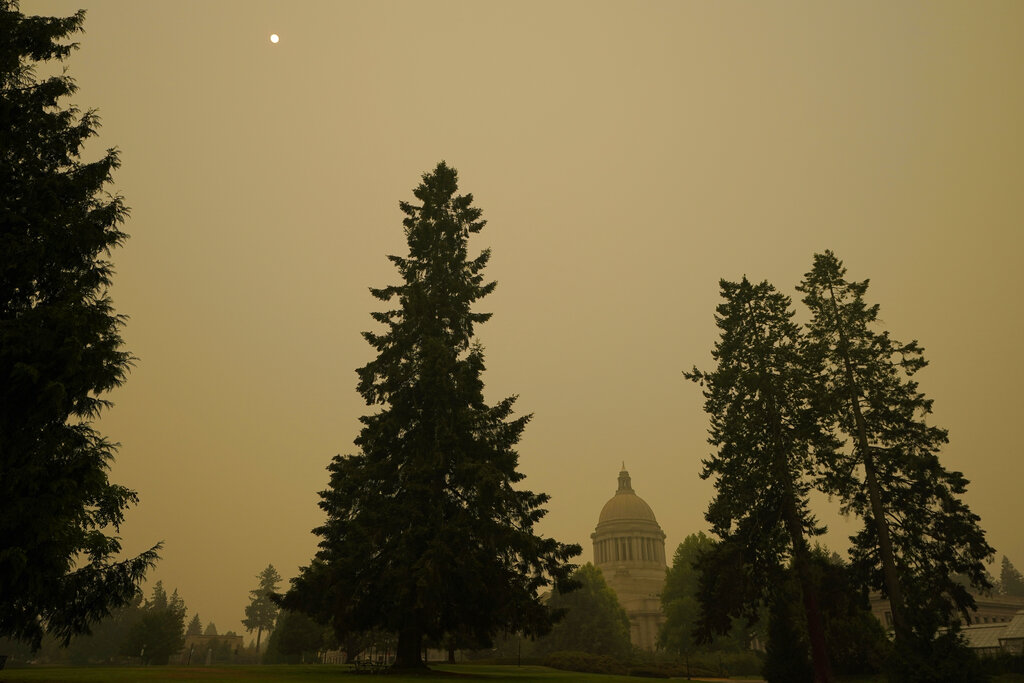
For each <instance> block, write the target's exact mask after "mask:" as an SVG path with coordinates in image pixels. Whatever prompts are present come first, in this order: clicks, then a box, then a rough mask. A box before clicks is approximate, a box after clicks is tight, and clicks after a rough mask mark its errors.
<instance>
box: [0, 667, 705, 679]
mask: <svg viewBox="0 0 1024 683" xmlns="http://www.w3.org/2000/svg"><path fill="white" fill-rule="evenodd" d="M431 670H432V673H431V674H429V675H421V676H397V675H387V676H374V675H369V674H356V673H354V672H352V670H351V669H350V668H349V667H347V666H342V665H330V664H318V665H313V666H288V665H266V666H220V667H217V666H214V667H198V666H189V667H178V666H150V667H95V668H93V667H82V668H63V667H28V668H24V669H4V670H3V671H0V681H3V682H4V683H6V682H7V681H10V682H11V683H14V682H16V681H26V682H29V681H31V682H32V683H108V682H109V683H135V682H136V681H137V682H138V683H149V682H151V681H152V682H156V681H248V682H250V683H261V682H264V683H290V682H291V681H313V682H314V683H330V682H332V681H340V682H342V683H348V682H353V681H363V680H373V681H388V682H391V681H395V682H401V681H415V683H434V682H435V681H436V682H437V683H442V682H444V681H460V682H461V683H471V682H472V681H518V680H523V681H530V683H534V682H543V681H558V682H559V683H568V682H569V681H583V682H584V683H586V682H587V681H590V682H593V683H598V682H600V683H626V682H627V681H628V683H637V681H639V680H642V679H638V678H630V677H628V676H608V675H602V674H584V673H577V672H573V671H559V670H557V669H549V668H547V667H544V666H522V667H517V666H499V665H475V664H462V665H459V664H455V665H432V666H431ZM694 680H695V681H696V680H700V679H694Z"/></svg>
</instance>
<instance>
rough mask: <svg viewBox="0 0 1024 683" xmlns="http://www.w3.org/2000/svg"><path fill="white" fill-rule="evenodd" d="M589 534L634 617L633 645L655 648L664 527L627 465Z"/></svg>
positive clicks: (608, 576)
mask: <svg viewBox="0 0 1024 683" xmlns="http://www.w3.org/2000/svg"><path fill="white" fill-rule="evenodd" d="M590 538H591V539H592V540H593V542H594V564H595V565H596V566H597V568H598V569H600V570H601V573H602V574H603V575H604V579H605V581H607V582H608V585H609V586H610V587H611V588H612V590H614V591H615V594H616V595H617V596H618V598H619V604H621V605H622V607H623V609H625V610H626V615H627V616H628V617H629V626H630V638H631V640H632V641H633V644H634V645H636V646H637V647H639V648H641V649H644V650H654V648H655V643H656V641H657V638H658V629H659V627H660V626H661V624H662V622H663V621H664V617H663V616H662V613H661V591H662V589H663V588H664V586H665V570H666V568H667V567H666V563H665V532H663V531H662V530H661V527H660V526H659V525H658V520H657V519H655V517H654V511H653V510H651V506H650V505H648V504H647V502H646V501H644V499H643V498H641V497H640V496H638V495H636V492H635V491H633V487H632V482H631V481H630V478H629V472H627V471H626V466H625V464H623V466H622V471H621V472H619V488H618V490H617V491H616V492H615V495H614V496H612V498H611V500H609V501H608V502H607V503H605V505H604V508H602V510H601V516H600V517H599V518H598V520H597V528H596V529H595V530H594V533H592V534H591V535H590Z"/></svg>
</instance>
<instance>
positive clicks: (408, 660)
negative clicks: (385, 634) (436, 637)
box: [391, 627, 427, 669]
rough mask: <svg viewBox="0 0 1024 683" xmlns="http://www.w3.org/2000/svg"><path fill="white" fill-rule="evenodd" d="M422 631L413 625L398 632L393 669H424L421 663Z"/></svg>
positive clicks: (424, 665) (424, 666) (425, 666)
mask: <svg viewBox="0 0 1024 683" xmlns="http://www.w3.org/2000/svg"><path fill="white" fill-rule="evenodd" d="M422 650H423V632H422V631H420V630H419V629H418V628H415V627H408V628H404V629H402V630H401V631H399V632H398V647H396V648H395V663H394V665H393V666H392V667H391V668H393V669H425V668H427V665H426V664H424V663H423V655H422Z"/></svg>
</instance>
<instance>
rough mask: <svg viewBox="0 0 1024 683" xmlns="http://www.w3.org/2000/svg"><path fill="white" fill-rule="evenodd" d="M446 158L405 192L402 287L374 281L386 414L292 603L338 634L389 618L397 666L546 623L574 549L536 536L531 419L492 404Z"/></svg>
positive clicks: (475, 286) (482, 285)
mask: <svg viewBox="0 0 1024 683" xmlns="http://www.w3.org/2000/svg"><path fill="white" fill-rule="evenodd" d="M457 190H458V183H457V174H456V172H455V170H454V169H452V168H450V167H449V166H447V165H446V164H445V163H444V162H442V163H440V164H438V166H437V168H435V169H434V171H433V172H432V173H428V174H425V175H424V176H423V182H422V183H421V184H420V185H419V186H418V187H417V188H416V189H415V190H414V195H415V196H416V199H417V200H418V201H419V202H420V203H419V204H410V203H406V202H402V203H401V204H400V206H401V209H402V212H403V213H404V214H405V216H406V217H405V219H404V221H403V225H404V226H405V237H406V241H407V243H408V247H409V254H408V256H404V257H402V256H390V257H389V259H390V260H391V262H392V263H394V264H395V266H396V267H397V268H398V271H399V274H400V275H401V277H402V283H401V284H399V285H394V286H389V287H384V288H382V289H372V290H371V292H372V293H373V295H374V296H375V297H376V298H377V299H379V300H380V301H382V302H385V303H392V302H393V303H394V304H395V307H394V308H391V309H390V310H386V311H382V312H378V313H374V314H373V319H374V320H376V321H377V322H378V323H380V324H381V325H383V326H384V328H385V329H384V331H383V332H382V333H377V332H365V333H364V337H365V338H366V340H367V341H368V342H369V343H370V345H371V346H373V348H374V349H375V350H376V352H377V357H376V359H374V360H372V361H371V362H370V363H368V364H367V365H366V366H364V367H362V368H360V369H359V371H358V375H359V384H358V389H359V392H360V394H362V396H363V398H364V399H365V400H366V403H367V405H369V406H378V407H379V409H378V411H377V412H375V413H372V414H370V415H366V416H364V417H362V418H361V421H362V423H363V428H362V431H361V432H360V434H359V437H358V438H357V439H356V442H355V443H356V445H357V446H358V447H359V453H357V454H355V455H349V456H344V457H343V456H337V457H335V458H334V459H333V461H332V462H331V464H330V466H329V468H328V470H329V471H330V473H331V479H330V487H329V488H328V489H327V490H326V491H323V492H322V493H321V502H320V507H321V508H323V510H324V511H325V512H326V513H327V521H326V523H325V524H324V525H323V526H321V527H319V528H318V529H316V530H315V531H316V533H317V534H318V535H319V536H320V537H321V539H322V540H321V541H320V550H319V552H317V555H316V558H315V559H314V561H313V563H312V564H311V565H310V566H308V567H304V568H303V569H302V571H301V574H300V575H299V576H298V577H297V578H296V579H295V580H293V584H292V588H291V590H290V591H289V593H288V595H287V596H286V597H285V600H284V605H285V606H286V607H288V608H290V609H299V610H302V611H305V612H307V613H308V614H310V615H312V616H315V617H316V618H318V619H320V620H322V621H324V622H325V623H327V622H329V623H331V624H332V625H333V626H334V628H335V631H336V632H337V634H338V636H339V639H343V638H344V636H345V635H346V634H349V633H352V632H361V631H366V630H369V629H371V628H374V627H380V628H383V629H386V630H390V631H392V632H395V633H397V634H398V645H397V653H396V661H395V666H396V667H398V668H405V667H409V668H412V667H422V666H423V662H422V660H421V649H422V648H421V645H422V643H423V640H424V638H425V637H426V638H430V639H432V640H435V641H440V639H442V638H443V637H444V636H446V635H448V634H456V635H460V636H463V637H465V636H469V637H472V638H473V639H474V640H476V641H478V642H489V641H490V638H491V637H492V636H493V635H494V634H495V633H496V632H497V631H499V630H503V629H506V628H508V629H511V630H524V631H527V632H536V633H542V632H544V631H545V630H547V629H548V628H550V625H551V614H550V611H549V610H548V608H547V607H546V606H545V605H543V604H542V603H541V601H540V599H539V592H540V591H541V590H542V589H543V588H545V587H546V586H548V585H551V584H552V582H554V583H555V584H560V583H561V582H562V581H563V580H565V579H567V578H568V575H569V573H570V572H571V571H572V569H573V565H571V564H569V560H570V559H571V558H572V557H574V556H575V555H578V554H579V552H580V548H579V546H576V545H565V544H562V543H559V542H557V541H555V540H553V539H546V538H541V537H539V536H537V535H536V534H534V532H533V525H534V524H536V523H537V522H538V521H539V520H540V519H541V518H542V517H543V516H544V514H545V512H546V511H545V510H544V509H543V508H542V507H541V506H542V505H543V504H544V503H545V502H546V501H547V500H548V496H547V495H545V494H535V493H532V492H530V491H525V490H520V489H517V488H516V484H517V483H519V482H520V481H521V480H522V479H523V475H522V474H520V473H519V472H518V471H517V470H516V467H517V464H518V454H517V453H516V451H515V445H516V443H517V442H518V441H519V438H520V434H521V433H522V431H523V428H524V427H525V426H526V423H527V421H528V419H529V416H523V417H518V418H513V417H511V416H512V408H513V403H514V401H515V397H511V398H506V399H503V400H501V401H499V402H498V403H497V404H494V405H488V404H487V403H486V402H485V401H484V397H483V387H484V385H483V381H482V379H481V375H482V373H483V370H484V354H483V347H482V346H480V344H479V343H477V342H475V341H474V336H473V334H474V328H475V326H476V325H477V324H480V323H483V322H485V321H486V320H487V319H488V318H489V317H490V314H489V313H476V312H473V310H472V307H473V305H474V304H475V303H476V302H477V301H478V300H479V299H481V298H483V297H484V296H486V295H487V294H489V293H490V292H491V291H492V290H493V289H494V287H495V283H494V282H485V281H484V278H483V270H484V267H485V265H486V264H487V262H488V259H489V258H490V251H488V250H485V251H483V252H482V253H481V254H479V255H478V256H476V257H475V258H470V257H469V256H468V251H467V243H468V240H469V237H470V236H471V235H473V234H475V233H478V232H479V231H480V230H481V228H483V226H484V221H482V220H480V216H481V211H480V209H478V208H475V207H473V206H472V201H473V197H472V195H469V194H466V195H457V194H456V192H457Z"/></svg>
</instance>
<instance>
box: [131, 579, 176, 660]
mask: <svg viewBox="0 0 1024 683" xmlns="http://www.w3.org/2000/svg"><path fill="white" fill-rule="evenodd" d="M184 645H185V601H184V600H182V599H181V598H180V597H179V596H178V591H177V590H175V591H174V592H173V593H171V595H170V596H168V595H167V591H165V590H164V586H163V582H161V581H157V582H156V585H155V586H153V593H152V595H151V596H150V598H149V600H147V601H146V602H145V603H144V604H143V605H142V618H141V619H140V620H139V621H138V622H136V623H135V625H134V626H133V627H132V628H131V630H130V631H129V633H128V637H127V639H126V640H125V642H124V644H123V646H122V652H123V654H126V655H129V656H132V657H140V658H141V659H142V661H143V663H144V664H166V663H167V660H168V659H169V658H170V656H171V655H173V654H175V653H176V652H179V651H180V650H181V648H182V647H183V646H184Z"/></svg>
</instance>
